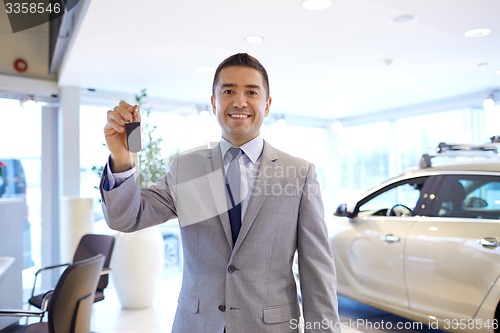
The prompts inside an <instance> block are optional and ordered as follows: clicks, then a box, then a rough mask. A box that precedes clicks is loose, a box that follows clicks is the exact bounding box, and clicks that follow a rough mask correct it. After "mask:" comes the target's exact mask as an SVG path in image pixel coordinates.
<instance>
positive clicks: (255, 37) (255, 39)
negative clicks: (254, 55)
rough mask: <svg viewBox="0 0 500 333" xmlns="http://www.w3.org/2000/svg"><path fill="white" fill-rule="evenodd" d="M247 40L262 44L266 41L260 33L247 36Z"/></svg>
mask: <svg viewBox="0 0 500 333" xmlns="http://www.w3.org/2000/svg"><path fill="white" fill-rule="evenodd" d="M245 40H246V41H247V43H250V44H260V43H262V42H263V41H264V37H262V36H258V35H252V36H246V37H245Z"/></svg>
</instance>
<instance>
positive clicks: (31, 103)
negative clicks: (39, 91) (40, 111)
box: [21, 96, 38, 110]
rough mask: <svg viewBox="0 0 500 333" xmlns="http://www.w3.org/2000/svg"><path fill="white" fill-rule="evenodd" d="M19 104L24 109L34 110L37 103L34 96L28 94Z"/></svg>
mask: <svg viewBox="0 0 500 333" xmlns="http://www.w3.org/2000/svg"><path fill="white" fill-rule="evenodd" d="M21 106H22V107H23V108H24V109H25V110H36V109H37V107H38V103H37V102H36V101H35V97H34V96H28V97H25V98H23V99H22V100H21Z"/></svg>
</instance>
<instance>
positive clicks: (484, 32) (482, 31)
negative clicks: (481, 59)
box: [464, 28, 491, 38]
mask: <svg viewBox="0 0 500 333" xmlns="http://www.w3.org/2000/svg"><path fill="white" fill-rule="evenodd" d="M490 33H491V29H488V28H478V29H471V30H469V31H466V32H465V34H464V36H465V37H470V38H475V37H484V36H488V35H489V34H490Z"/></svg>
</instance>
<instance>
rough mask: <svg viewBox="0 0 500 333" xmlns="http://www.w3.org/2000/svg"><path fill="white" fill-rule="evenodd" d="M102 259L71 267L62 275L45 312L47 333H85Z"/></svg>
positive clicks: (86, 332)
mask: <svg viewBox="0 0 500 333" xmlns="http://www.w3.org/2000/svg"><path fill="white" fill-rule="evenodd" d="M104 259H105V258H104V256H103V255H102V254H98V255H96V256H94V257H92V258H90V259H85V260H82V261H77V262H74V263H72V264H71V265H69V266H68V268H66V270H65V271H64V272H63V273H62V275H61V277H60V278H59V281H58V282H57V285H56V287H55V289H54V292H53V294H52V296H51V298H50V302H49V305H48V308H47V312H48V326H49V332H50V333H89V332H90V318H91V314H92V304H93V303H94V294H95V291H96V286H97V282H98V280H99V277H100V275H101V271H102V268H103V265H104Z"/></svg>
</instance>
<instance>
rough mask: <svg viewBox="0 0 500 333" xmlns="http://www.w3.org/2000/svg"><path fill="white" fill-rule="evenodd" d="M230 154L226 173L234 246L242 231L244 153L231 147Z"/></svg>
mask: <svg viewBox="0 0 500 333" xmlns="http://www.w3.org/2000/svg"><path fill="white" fill-rule="evenodd" d="M228 153H229V154H230V156H229V157H230V160H231V162H230V163H229V167H228V168H227V173H226V187H227V193H228V196H229V221H230V223H231V235H232V237H233V244H235V243H236V239H237V238H238V234H239V233H240V229H241V198H240V179H241V171H240V164H239V162H238V160H239V158H240V156H241V154H242V152H241V149H240V148H236V147H231V148H229V150H228Z"/></svg>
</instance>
